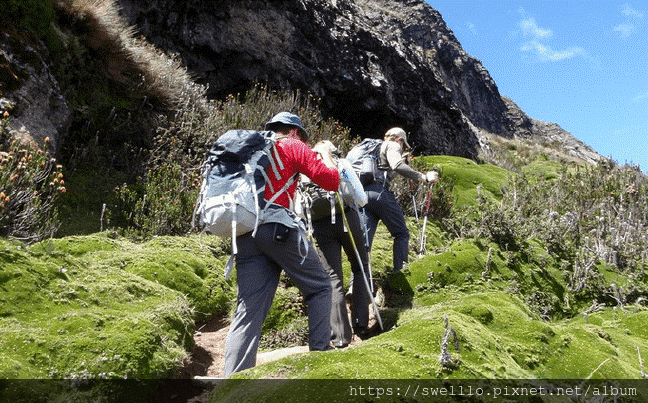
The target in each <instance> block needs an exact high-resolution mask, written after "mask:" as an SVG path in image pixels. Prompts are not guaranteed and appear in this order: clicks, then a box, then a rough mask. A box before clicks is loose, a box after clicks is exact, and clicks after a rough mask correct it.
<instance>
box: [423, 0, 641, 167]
mask: <svg viewBox="0 0 648 403" xmlns="http://www.w3.org/2000/svg"><path fill="white" fill-rule="evenodd" d="M427 2H428V3H429V4H430V5H431V6H432V7H433V8H435V9H436V10H438V11H439V12H440V13H441V15H442V16H443V19H444V21H445V22H446V24H447V25H448V27H449V28H450V29H451V30H452V31H453V32H454V34H455V36H456V37H457V39H458V40H459V42H460V43H461V45H462V47H463V48H464V50H465V51H466V52H467V53H468V54H469V55H471V56H473V57H475V58H477V59H479V60H481V62H482V64H483V65H484V67H485V68H486V69H487V70H488V71H489V73H490V74H491V76H492V77H493V79H494V80H495V83H496V84H497V87H498V88H499V91H500V93H501V94H502V95H504V96H506V97H508V98H511V99H512V100H513V101H514V102H515V103H517V104H518V105H519V106H520V107H521V108H522V110H523V111H524V112H526V114H527V115H529V116H530V117H532V118H535V119H539V120H543V121H546V122H552V123H558V124H559V125H560V126H561V127H562V128H563V129H565V130H567V131H569V132H571V133H572V134H573V135H574V136H575V137H576V138H578V139H579V140H581V141H583V142H584V143H586V144H587V145H589V146H591V147H592V148H594V149H595V150H596V151H597V152H598V153H600V154H602V155H603V156H605V157H610V158H612V159H613V160H615V161H616V162H618V163H619V164H621V165H623V164H625V163H632V164H639V165H640V166H641V169H642V170H643V171H644V172H648V1H646V0H644V1H582V0H581V1H575V0H572V1H548V0H543V1H538V0H536V1H509V0H506V1H493V0H440V1H436V0H427Z"/></svg>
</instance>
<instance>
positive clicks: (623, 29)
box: [612, 3, 644, 39]
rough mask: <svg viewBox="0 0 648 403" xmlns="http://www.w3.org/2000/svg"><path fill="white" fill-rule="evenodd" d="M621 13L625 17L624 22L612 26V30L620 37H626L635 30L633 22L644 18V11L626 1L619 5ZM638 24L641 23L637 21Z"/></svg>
mask: <svg viewBox="0 0 648 403" xmlns="http://www.w3.org/2000/svg"><path fill="white" fill-rule="evenodd" d="M621 14H623V15H624V16H626V17H627V18H626V19H625V21H624V22H622V23H621V24H619V25H617V26H615V27H614V28H612V30H613V31H614V32H617V33H618V35H619V38H620V39H627V38H629V37H630V36H632V34H633V33H635V32H636V31H637V27H636V26H635V24H634V22H638V21H639V20H642V19H643V18H644V12H643V11H640V10H637V9H635V8H633V7H632V6H631V5H630V4H628V3H626V4H624V5H622V6H621ZM639 24H641V23H640V22H639Z"/></svg>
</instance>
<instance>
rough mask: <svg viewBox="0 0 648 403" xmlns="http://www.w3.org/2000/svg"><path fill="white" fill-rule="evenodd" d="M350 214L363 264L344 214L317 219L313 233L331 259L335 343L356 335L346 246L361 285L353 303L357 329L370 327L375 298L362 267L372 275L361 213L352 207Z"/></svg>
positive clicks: (329, 261)
mask: <svg viewBox="0 0 648 403" xmlns="http://www.w3.org/2000/svg"><path fill="white" fill-rule="evenodd" d="M346 216H347V220H348V223H349V230H350V231H351V233H352V234H353V239H354V241H355V245H356V247H357V248H358V253H359V255H360V261H361V262H362V265H360V264H359V263H358V258H357V256H356V252H355V248H354V247H353V243H352V242H351V237H350V234H349V232H346V231H344V221H343V217H342V215H341V214H336V217H335V224H332V223H331V217H326V218H323V219H321V220H318V221H313V236H314V237H315V240H316V241H317V245H318V246H319V248H320V250H321V252H322V254H323V255H324V259H325V260H326V263H328V266H329V267H328V269H329V274H330V276H331V286H332V288H333V301H332V304H333V305H332V307H331V331H332V333H331V339H332V340H333V343H334V344H337V343H339V344H349V343H350V342H351V337H352V336H353V334H352V333H351V324H349V316H348V313H347V308H346V301H345V298H344V275H343V273H342V249H344V253H346V255H347V259H348V260H349V263H351V271H352V275H353V276H354V277H355V278H356V284H357V285H356V287H355V288H353V293H352V295H353V303H352V305H351V321H352V326H353V329H355V330H356V331H358V330H364V329H366V328H367V325H368V322H369V303H370V302H371V299H370V297H369V292H368V291H367V287H366V286H365V282H364V279H363V276H362V271H361V270H362V269H363V268H364V272H365V275H366V276H367V279H369V257H368V253H367V248H366V247H365V241H364V233H363V231H362V223H361V221H360V216H359V214H358V212H357V211H355V210H353V209H351V208H349V209H347V210H346Z"/></svg>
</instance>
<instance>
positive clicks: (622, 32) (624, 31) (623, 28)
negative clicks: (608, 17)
mask: <svg viewBox="0 0 648 403" xmlns="http://www.w3.org/2000/svg"><path fill="white" fill-rule="evenodd" d="M634 29H635V27H634V25H633V24H619V25H617V26H616V27H614V28H613V30H614V32H618V33H619V38H621V39H625V38H629V37H630V35H632V32H633V31H634Z"/></svg>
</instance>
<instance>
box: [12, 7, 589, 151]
mask: <svg viewBox="0 0 648 403" xmlns="http://www.w3.org/2000/svg"><path fill="white" fill-rule="evenodd" d="M114 1H115V3H116V5H117V6H118V8H119V9H120V10H121V11H120V12H121V14H122V16H123V18H124V19H125V21H126V23H127V24H128V25H131V26H132V27H133V28H134V29H135V31H136V32H137V33H138V34H140V35H142V36H143V37H144V38H146V39H147V40H148V41H149V42H151V43H152V44H154V45H155V46H157V47H158V48H160V49H162V50H164V51H166V52H168V53H172V54H175V55H178V56H179V58H180V60H182V62H183V63H184V64H185V65H186V66H187V68H188V70H189V72H190V73H191V74H192V75H193V76H194V77H195V78H196V80H197V81H198V82H200V83H202V84H206V85H208V88H209V91H208V96H209V97H211V98H223V97H225V96H226V95H228V94H234V93H242V92H244V91H246V90H247V89H249V88H250V87H251V86H252V85H253V84H255V83H257V82H261V83H265V84H267V85H269V86H270V87H271V88H282V89H300V90H302V91H303V92H306V93H309V94H313V95H314V96H316V97H318V98H319V99H321V105H322V109H323V113H324V114H325V116H330V117H333V118H335V119H337V120H338V121H340V122H342V123H343V124H345V125H347V126H348V127H350V128H351V129H352V134H354V135H358V136H361V137H382V135H383V133H384V132H385V131H386V130H387V129H388V128H389V127H392V126H402V127H403V128H405V129H406V130H407V131H408V132H409V133H410V140H411V141H410V143H411V144H413V145H414V147H415V152H416V153H422V154H449V155H457V156H463V157H467V158H473V159H474V158H476V157H477V156H478V154H479V151H480V149H481V147H483V146H485V144H486V142H487V140H486V139H485V138H486V136H485V135H484V134H486V133H489V134H495V135H499V136H503V137H506V138H518V137H524V138H533V137H534V136H540V137H542V136H543V135H545V134H546V133H547V130H548V129H551V130H550V132H551V133H552V134H551V135H550V136H551V137H552V138H553V139H561V141H567V142H569V143H570V144H571V146H570V147H571V150H572V152H573V153H574V154H575V156H576V157H579V156H580V154H581V153H582V152H585V155H584V159H586V160H592V159H593V160H596V159H598V158H600V156H599V155H598V154H596V152H594V151H593V150H591V149H590V148H589V147H587V146H586V145H584V144H583V143H582V142H580V141H578V140H577V139H575V138H574V137H573V136H571V134H569V133H567V132H565V131H563V130H562V129H560V127H559V126H557V125H547V124H543V123H542V122H537V121H535V120H533V119H531V118H529V117H528V116H527V115H526V114H525V113H524V112H522V111H521V110H520V109H519V108H518V107H517V105H515V104H514V103H513V102H512V101H510V100H508V99H506V98H504V97H502V96H501V95H500V93H499V91H498V88H497V85H496V84H495V82H494V81H493V79H492V78H491V76H490V75H489V73H488V71H487V70H486V69H485V68H484V67H483V66H482V64H481V62H480V61H479V60H477V59H475V58H473V57H471V56H470V55H468V54H466V52H465V51H464V50H463V49H462V47H461V45H460V44H459V42H458V41H457V39H456V38H455V37H454V35H453V33H452V31H451V30H450V29H449V28H448V27H447V26H446V24H445V22H444V21H443V18H442V16H441V15H440V14H439V13H438V12H437V11H436V10H434V9H433V8H432V7H430V5H429V4H427V3H426V2H424V1H423V0H371V1H368V0H285V1H273V0H245V1H242V0H220V1H218V2H212V1H199V0H114ZM16 37H17V36H16V35H11V36H9V35H7V34H5V33H3V37H2V38H0V41H1V43H0V45H1V48H2V54H1V55H0V56H1V57H0V69H2V72H3V76H6V77H9V79H7V80H5V81H3V87H2V88H0V89H1V90H2V94H0V95H1V98H2V108H3V109H9V108H13V109H14V111H13V112H12V114H11V121H10V127H11V128H12V129H14V130H16V129H20V128H21V127H25V128H26V130H27V131H28V132H30V133H32V135H33V137H34V138H36V140H42V139H44V138H45V137H47V136H49V137H50V138H51V139H52V141H53V144H54V146H55V148H56V146H57V144H58V143H60V142H61V139H62V138H63V137H64V136H65V134H66V130H67V126H66V122H68V119H69V116H70V111H69V110H68V107H67V103H66V100H65V98H64V97H63V96H62V95H61V91H60V90H59V89H58V85H57V83H56V80H55V79H54V78H53V77H52V75H51V74H50V73H49V71H48V67H47V63H46V60H45V58H44V57H43V56H42V55H43V54H44V53H46V52H43V53H41V52H39V51H38V45H34V44H32V43H29V42H28V41H22V42H21V41H20V40H17V39H16ZM40 46H42V45H40ZM5 73H6V74H5Z"/></svg>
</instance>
